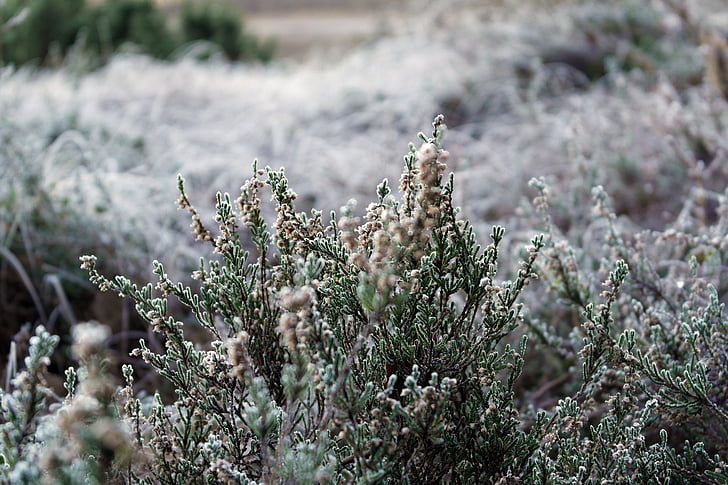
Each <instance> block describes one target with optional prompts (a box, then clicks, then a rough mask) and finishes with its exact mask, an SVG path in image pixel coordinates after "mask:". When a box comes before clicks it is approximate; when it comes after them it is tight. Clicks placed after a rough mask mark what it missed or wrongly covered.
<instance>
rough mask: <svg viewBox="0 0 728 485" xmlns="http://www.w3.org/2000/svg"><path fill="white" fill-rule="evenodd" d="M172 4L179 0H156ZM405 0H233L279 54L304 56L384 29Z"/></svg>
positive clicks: (250, 26) (252, 28)
mask: <svg viewBox="0 0 728 485" xmlns="http://www.w3.org/2000/svg"><path fill="white" fill-rule="evenodd" d="M157 1H158V2H159V3H160V4H163V5H164V6H166V7H171V8H174V6H175V5H176V4H178V3H179V1H180V0H157ZM406 2H407V0H232V3H233V4H235V5H236V6H238V7H240V9H241V12H243V15H244V21H245V25H246V27H247V28H248V30H249V31H250V32H252V33H254V34H256V35H259V36H261V37H264V38H271V39H274V40H275V42H276V46H277V48H276V55H277V56H278V57H289V58H295V59H299V60H300V59H303V58H304V57H306V55H308V54H309V53H310V52H311V51H329V50H334V51H341V50H344V49H348V48H350V47H353V46H355V45H356V44H357V43H359V42H362V41H366V40H368V39H371V38H373V37H375V36H377V35H378V34H379V33H381V32H382V31H383V30H386V24H387V21H388V18H389V17H391V16H392V15H394V14H395V12H399V11H402V9H403V8H404V5H405V4H406Z"/></svg>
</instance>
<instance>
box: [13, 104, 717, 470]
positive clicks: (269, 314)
mask: <svg viewBox="0 0 728 485" xmlns="http://www.w3.org/2000/svg"><path fill="white" fill-rule="evenodd" d="M433 127H434V129H433V133H432V136H424V135H421V138H422V144H421V146H420V147H419V148H416V147H415V146H414V145H410V149H409V152H408V153H407V155H405V157H404V170H403V172H402V176H401V178H400V183H399V193H398V194H397V195H394V194H393V193H392V190H391V188H390V185H389V182H388V181H387V180H384V181H383V182H382V183H381V184H380V185H379V186H378V187H377V190H376V200H375V201H374V202H372V203H371V204H369V205H368V206H367V207H366V209H365V211H364V212H363V215H362V216H358V215H357V214H358V213H357V211H356V207H355V205H356V204H355V202H354V201H350V202H349V203H348V204H347V205H346V206H345V207H343V208H342V210H341V213H340V214H339V215H338V216H337V215H336V214H334V213H332V214H331V217H330V222H329V223H328V224H325V223H324V222H323V220H324V218H323V215H322V214H321V212H319V211H316V210H312V211H311V212H309V213H302V212H297V211H296V205H295V203H296V198H297V197H296V193H295V192H294V191H293V190H292V189H291V188H290V187H289V185H288V181H287V179H286V176H285V173H284V172H283V170H272V169H270V168H265V169H259V168H258V167H257V164H254V165H253V175H252V177H251V178H250V179H249V180H247V181H246V182H245V183H244V184H243V186H242V188H241V193H240V196H239V197H238V198H236V199H233V198H232V197H231V196H230V195H229V194H223V193H219V194H218V195H217V197H216V201H217V208H216V214H215V216H214V221H215V226H209V225H208V224H207V222H206V221H205V220H203V217H202V216H201V215H200V214H199V213H198V211H197V210H196V209H195V207H194V206H193V204H192V202H191V201H190V199H189V198H188V196H187V193H186V191H185V187H184V181H183V179H182V178H181V177H180V178H179V189H180V197H179V199H178V205H179V207H180V208H182V209H185V210H187V211H188V212H189V213H190V215H191V219H192V224H191V227H192V229H193V232H194V234H195V237H196V239H198V240H200V241H202V242H203V244H209V245H210V247H211V250H212V256H211V257H210V258H203V259H201V260H200V263H199V267H198V269H197V270H196V271H194V273H193V274H192V277H193V279H194V280H195V283H196V284H195V285H193V286H186V285H185V284H182V283H177V282H174V281H172V280H171V279H170V277H169V276H168V274H167V272H166V271H165V269H164V266H163V265H162V264H161V263H159V262H155V263H154V273H155V274H156V277H157V282H156V284H154V285H152V284H151V283H150V284H147V285H144V286H139V285H137V284H135V283H133V282H132V281H131V280H129V279H128V278H126V277H123V276H116V277H114V278H107V277H106V276H104V275H102V274H101V273H100V272H99V271H98V270H97V267H96V264H97V259H96V257H94V256H84V257H82V258H81V259H82V267H83V268H84V269H86V270H87V271H88V272H89V274H90V278H91V281H92V282H93V283H95V284H96V285H98V286H99V288H100V289H101V290H102V291H113V292H116V293H119V294H120V295H122V296H126V297H130V298H131V299H133V300H134V302H135V303H136V309H137V311H138V313H139V314H140V315H141V317H143V318H144V319H145V320H146V321H147V322H148V323H149V325H150V328H151V330H152V331H153V332H154V333H153V336H154V338H150V339H145V340H141V341H140V342H139V347H138V348H137V349H136V350H134V351H133V352H132V354H133V355H134V356H136V357H139V358H141V359H142V360H143V362H144V363H145V364H146V365H147V366H149V367H151V368H153V371H155V372H158V373H159V375H161V376H162V377H163V378H164V380H165V385H163V386H161V387H160V388H159V389H158V392H155V393H154V394H153V395H152V396H149V395H146V394H144V392H142V391H140V390H138V389H135V386H134V384H135V378H134V371H133V369H132V367H131V366H128V365H125V366H123V377H124V380H125V387H124V388H122V389H118V388H117V387H116V386H115V385H114V383H113V380H112V379H110V378H109V375H108V371H109V370H110V368H111V366H112V365H113V364H114V362H113V360H112V357H111V355H110V354H109V353H108V352H107V350H106V345H107V340H108V333H107V331H106V330H105V328H104V327H102V326H99V325H98V324H94V323H91V324H83V325H78V326H76V327H75V331H74V340H75V343H74V345H73V346H72V350H73V352H74V355H75V357H76V359H77V360H78V361H79V363H80V366H79V369H78V370H74V369H69V370H68V371H67V372H66V383H65V390H66V393H67V396H66V397H65V399H63V400H62V401H60V398H59V401H60V402H58V403H57V404H53V405H52V406H51V407H50V408H48V406H47V405H46V404H45V401H44V399H48V398H53V394H52V393H51V392H49V391H48V390H47V388H46V387H45V384H44V381H43V375H44V367H45V365H47V364H48V357H47V356H49V355H50V353H51V352H52V348H53V346H54V345H55V343H56V340H55V339H54V338H53V337H51V336H50V335H48V334H47V332H45V330H43V329H42V328H41V329H39V330H38V333H37V335H36V337H34V340H33V341H32V342H31V344H32V346H31V351H30V357H29V358H28V359H27V360H26V369H27V370H24V371H21V372H19V373H17V374H16V376H15V378H14V379H13V382H12V383H11V384H9V385H8V389H7V391H6V393H5V394H3V398H2V399H3V413H4V414H3V421H2V427H1V428H0V431H2V433H3V435H2V436H3V439H2V441H0V443H2V446H3V448H2V449H1V450H0V451H1V453H2V461H3V463H4V468H3V469H2V471H1V472H0V473H1V475H0V479H2V481H3V482H5V483H11V482H12V483H38V481H39V480H43V481H45V482H47V483H80V482H81V481H85V480H87V481H90V482H91V483H104V482H107V483H115V482H118V483H169V484H172V483H174V484H177V483H413V484H414V483H443V482H444V483H448V482H452V483H498V484H509V483H514V484H515V483H527V484H541V483H542V484H546V483H558V484H561V483H563V484H567V483H588V484H602V483H655V484H657V483H668V482H669V483H678V484H693V483H705V484H721V483H726V481H727V480H728V470H726V466H725V462H724V460H725V456H726V450H725V445H724V443H725V442H726V431H725V430H726V429H728V421H727V420H726V415H727V409H726V400H725V395H726V392H725V386H726V384H725V376H724V375H723V373H722V372H723V371H722V369H723V368H724V367H725V345H726V339H727V338H728V337H727V336H726V326H725V316H724V313H723V312H724V308H723V305H722V304H721V303H720V298H721V295H722V294H723V293H721V291H722V290H721V287H720V286H715V285H712V286H711V284H710V282H711V278H712V279H713V280H714V281H715V278H717V277H719V275H720V270H719V268H722V267H723V266H724V264H723V263H722V261H723V259H721V258H722V257H723V256H721V255H722V254H723V253H724V251H725V248H724V247H723V246H724V244H725V241H724V240H725V238H724V234H725V232H724V231H723V232H722V233H721V232H720V231H721V230H722V229H721V228H724V224H725V222H724V221H725V220H726V219H725V218H726V213H728V212H727V211H726V210H725V207H724V206H725V205H726V202H725V198H720V203H721V205H720V210H719V211H718V212H719V214H720V218H719V221H720V222H717V223H716V226H715V227H713V226H712V225H711V226H699V227H695V228H694V229H695V231H694V234H693V235H691V230H690V228H686V229H685V230H683V231H681V232H678V231H673V232H669V230H668V231H666V232H665V233H664V234H662V235H660V236H658V238H657V239H656V240H655V242H654V244H652V245H650V244H647V241H646V240H645V239H640V238H639V237H636V238H635V239H634V241H633V240H631V239H630V240H626V236H623V235H622V233H621V232H620V231H621V229H620V227H619V224H618V221H617V220H616V218H615V216H614V214H613V212H612V211H611V209H610V204H609V200H608V197H607V195H606V194H605V193H604V192H603V190H600V189H595V191H594V200H595V211H594V221H595V222H594V225H593V229H592V230H594V231H596V230H597V228H601V230H602V231H603V234H604V244H602V245H601V246H594V247H595V248H600V249H599V250H600V251H601V252H596V253H594V255H593V256H591V257H593V258H595V260H594V261H592V263H591V264H589V265H587V266H584V267H581V266H580V264H579V261H585V260H587V259H588V257H590V254H588V253H587V254H585V255H582V254H581V252H580V251H578V250H576V249H573V248H572V247H571V246H570V245H569V243H568V241H567V240H565V239H562V238H561V236H560V233H559V232H558V230H557V229H556V228H555V227H554V226H553V224H552V222H551V219H550V215H549V214H550V209H549V204H550V201H551V200H552V199H553V198H554V195H553V194H550V192H549V188H548V186H547V185H546V183H545V182H543V181H542V180H534V182H533V186H534V187H535V188H536V190H537V192H538V197H537V200H536V205H537V208H538V209H539V210H540V211H541V213H542V214H543V215H544V220H545V229H546V231H545V234H544V235H537V236H535V237H533V238H532V240H531V243H530V244H529V245H528V246H527V247H526V248H525V249H524V250H523V253H522V261H521V262H520V264H519V265H518V267H517V268H516V270H515V271H514V272H513V278H512V279H504V278H503V277H502V276H500V273H502V271H501V270H500V269H499V267H498V260H499V252H500V247H501V245H502V241H503V238H504V235H505V230H504V229H503V228H502V227H499V226H495V227H493V228H492V230H491V233H490V242H489V243H488V244H487V245H485V246H484V247H483V246H481V245H480V244H479V243H478V242H477V239H476V234H475V233H474V231H473V229H472V227H471V225H470V223H469V222H468V221H466V220H463V219H461V218H460V217H459V216H458V213H459V209H458V208H456V207H454V206H453V204H452V196H453V191H454V177H453V176H452V175H451V174H450V175H449V176H448V175H447V174H446V171H447V165H446V162H447V160H448V152H447V151H446V150H444V149H443V148H442V145H441V143H442V140H441V138H442V134H443V127H442V118H441V117H438V118H436V120H435V122H434V123H433ZM268 190H269V191H270V192H271V194H272V197H273V201H274V203H275V204H274V205H275V211H276V216H277V217H276V219H275V221H274V222H272V224H271V225H270V228H269V224H268V223H266V221H265V219H264V217H263V215H262V214H263V213H262V198H263V192H264V191H268ZM600 223H601V224H600ZM644 237H646V236H644ZM660 244H664V245H666V246H665V248H663V249H661V251H663V254H664V251H667V249H666V248H667V247H670V248H672V249H673V250H679V251H681V253H680V254H682V256H680V257H685V256H686V255H688V254H692V258H690V259H689V261H691V262H689V264H687V265H682V266H681V265H680V264H677V260H676V261H675V264H673V265H671V268H670V271H672V272H671V273H670V275H672V276H677V277H680V278H682V276H680V274H679V273H675V272H674V271H677V270H678V269H679V268H683V269H685V268H687V270H688V271H687V272H684V273H683V274H684V276H685V277H684V279H680V280H679V281H681V282H682V283H681V285H678V286H679V289H680V290H682V289H689V290H690V291H689V292H687V293H683V292H682V291H670V292H668V291H667V290H665V289H661V288H663V285H666V284H667V280H666V278H667V275H666V274H665V273H664V272H661V271H660V270H655V271H653V269H652V268H650V267H649V261H650V260H651V256H650V255H649V254H648V253H649V251H650V248H652V247H657V246H659V245H660ZM699 247H700V248H702V249H698V248H699ZM679 248H681V249H679ZM544 252H545V253H546V254H542V253H544ZM580 258H582V259H580ZM716 258H717V259H716ZM706 262H708V263H707V265H706ZM582 268H583V269H582ZM536 278H538V279H540V280H544V283H541V282H536V283H535V284H530V285H529V283H533V280H534V279H536ZM718 281H719V280H718ZM650 282H651V283H652V284H653V286H649V283H650ZM527 287H528V288H527ZM534 295H540V297H539V298H538V299H534V297H533V296H534ZM553 295H555V296H556V297H557V298H553ZM544 297H546V298H544ZM524 303H528V306H524ZM173 304H174V305H175V306H173ZM180 304H181V307H183V308H185V309H186V313H183V314H180V315H175V314H173V313H172V311H171V309H172V308H179V307H180ZM175 313H177V312H175ZM193 333H195V334H197V335H198V336H199V334H200V333H203V334H204V338H202V339H200V338H196V339H195V341H193V340H192V338H191V335H192V334H193ZM529 339H530V340H531V343H530V344H529ZM554 354H556V355H557V357H556V358H555V359H554V357H553V356H554ZM34 356H35V357H34ZM44 356H45V357H44ZM550 366H557V367H558V366H560V367H559V368H558V369H557V370H553V368H550ZM147 372H150V371H147ZM549 372H553V373H558V372H560V373H563V374H564V375H565V376H566V377H565V378H562V377H558V378H557V380H556V381H555V382H546V383H543V381H542V382H541V384H540V385H541V386H542V387H541V389H536V390H535V391H534V380H537V379H538V378H539V373H540V374H541V376H542V377H543V376H546V377H548V373H549ZM544 396H546V397H547V398H544Z"/></svg>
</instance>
